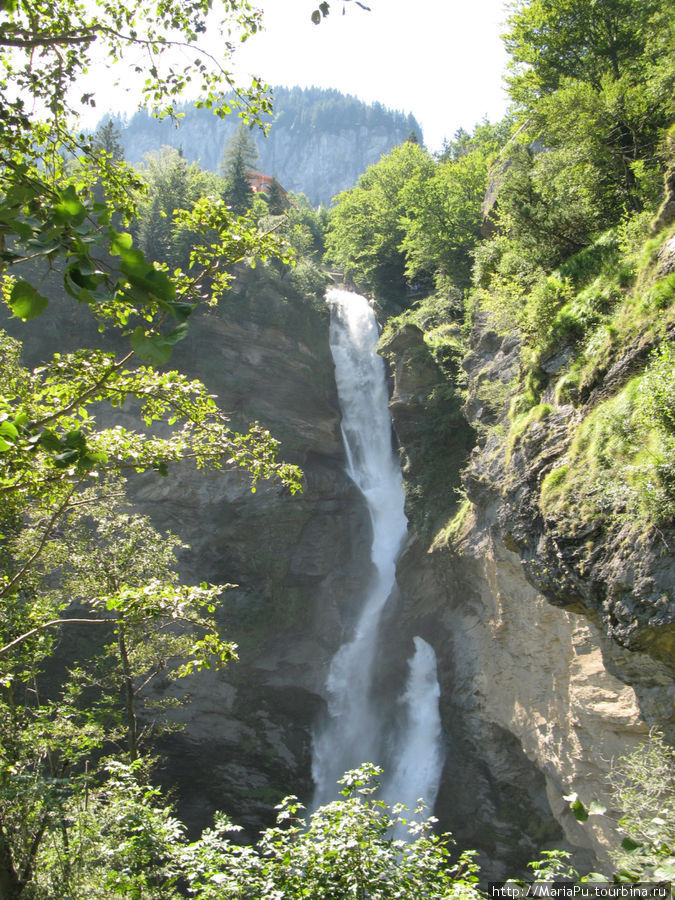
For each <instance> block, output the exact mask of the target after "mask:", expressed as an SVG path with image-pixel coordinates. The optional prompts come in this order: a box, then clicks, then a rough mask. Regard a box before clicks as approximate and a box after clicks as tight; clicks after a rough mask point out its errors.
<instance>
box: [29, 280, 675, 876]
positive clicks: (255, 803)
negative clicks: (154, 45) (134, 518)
mask: <svg viewBox="0 0 675 900" xmlns="http://www.w3.org/2000/svg"><path fill="white" fill-rule="evenodd" d="M69 316H70V313H66V312H64V310H63V309H61V310H59V309H58V308H57V305H54V310H52V307H51V305H50V311H49V312H48V313H46V314H45V318H44V321H43V323H42V324H43V338H44V341H43V342H42V344H43V350H44V349H45V347H48V345H49V343H50V341H51V340H52V337H53V335H54V334H56V333H57V332H58V333H59V334H63V329H64V327H67V328H71V329H72V328H75V327H76V322H75V319H72V321H71V319H70V318H69ZM327 324H328V323H327V313H326V311H325V310H324V309H323V307H322V304H321V302H320V301H316V300H312V299H311V298H308V297H303V296H300V295H299V294H298V293H297V292H296V291H295V290H294V289H293V288H292V286H291V285H290V283H289V282H288V280H287V278H286V277H284V276H283V275H281V274H279V273H278V272H276V271H275V270H274V269H272V268H269V269H267V268H258V269H257V270H255V272H250V271H247V272H242V273H240V277H239V278H238V280H237V282H236V286H235V289H234V292H233V294H232V295H231V296H230V297H228V298H227V299H226V301H225V302H224V304H223V305H222V306H221V308H219V309H218V310H213V311H210V312H207V313H206V315H205V316H204V317H203V318H202V319H201V320H196V321H195V322H194V324H193V325H192V326H191V331H190V334H189V337H188V338H187V339H186V340H185V341H184V342H182V343H181V344H179V345H177V348H176V355H175V357H174V361H175V363H176V364H177V365H178V366H181V367H182V368H183V369H184V370H185V371H187V372H188V374H190V375H191V376H193V377H199V378H201V379H202V380H203V381H204V382H205V383H206V384H207V386H208V387H209V389H210V390H211V391H212V392H213V393H214V394H216V395H217V396H218V399H219V403H220V405H221V407H222V408H223V409H225V410H227V411H229V412H230V414H231V416H232V420H233V423H234V424H235V425H237V424H244V423H247V422H249V421H251V420H254V419H257V420H260V421H261V422H262V423H263V424H264V425H265V426H267V427H268V428H270V430H271V431H272V433H273V434H275V435H276V436H277V437H279V438H280V439H281V441H282V447H281V454H282V456H283V457H285V458H286V459H288V460H289V461H292V462H296V463H298V464H300V465H301V466H302V468H303V471H304V479H303V486H304V490H303V493H302V495H301V496H300V497H297V496H296V497H291V496H290V495H288V494H287V493H286V492H285V491H284V490H283V489H281V488H279V487H277V486H274V485H271V484H265V485H261V486H260V487H259V488H258V490H257V492H256V493H255V494H252V493H251V492H250V488H249V485H248V483H247V481H246V479H245V478H244V477H243V476H242V475H241V474H239V473H237V472H227V471H225V472H222V471H220V472H211V473H204V472H197V471H195V470H192V469H191V468H190V467H188V466H185V467H183V468H174V469H172V470H171V471H170V474H169V477H168V478H166V479H146V478H140V477H139V478H138V479H137V480H136V481H135V482H133V484H132V490H133V495H134V499H135V502H136V503H137V505H138V506H139V507H140V508H141V509H143V510H144V511H146V512H149V513H150V514H151V515H152V516H153V518H154V520H155V522H156V524H157V525H158V526H159V527H165V528H170V529H171V530H172V531H174V532H175V533H177V534H179V535H180V537H181V538H182V539H183V540H185V541H187V542H188V543H189V544H190V547H191V549H190V550H189V551H186V552H185V553H184V555H183V557H182V560H181V566H182V570H183V575H184V577H185V578H186V580H188V581H194V580H207V581H212V582H230V583H232V584H235V585H237V587H235V588H233V589H231V590H230V591H229V592H228V593H227V595H226V599H225V602H224V604H223V606H222V608H221V609H220V610H219V616H220V620H221V622H222V624H223V625H224V627H225V628H226V629H227V631H228V633H229V635H230V636H231V637H232V638H233V639H234V640H236V641H237V642H238V643H239V646H240V661H239V662H238V663H235V664H232V665H230V666H229V667H228V668H227V669H225V670H224V671H222V672H218V673H216V672H206V673H203V674H200V675H199V676H198V677H194V678H192V679H191V680H190V681H189V683H186V684H185V685H182V686H181V688H180V694H181V696H183V697H186V698H187V699H189V701H190V702H189V703H188V704H185V705H184V706H183V707H181V708H180V709H179V710H178V712H177V713H176V720H177V722H179V723H180V724H181V725H183V726H184V728H183V730H181V731H178V732H176V733H174V734H172V735H170V736H168V737H167V738H166V739H165V740H164V744H163V747H162V749H163V751H164V752H165V754H166V764H165V768H164V770H163V773H162V777H163V778H164V779H165V781H166V783H167V785H171V786H172V787H174V788H175V789H176V796H177V798H178V801H179V809H180V813H181V815H182V816H183V817H184V818H185V819H186V820H187V821H188V822H189V823H190V824H191V825H193V826H195V827H199V826H202V827H203V826H204V825H206V824H208V821H209V818H210V814H211V812H212V811H213V810H214V809H218V808H220V809H224V810H226V811H227V812H228V813H230V814H231V815H232V816H233V818H234V819H235V821H237V822H238V823H240V824H242V825H244V827H245V828H246V830H247V832H248V833H249V834H252V833H254V832H255V831H256V830H257V829H259V828H260V827H261V826H263V825H266V824H269V823H270V822H271V821H272V819H273V807H274V804H275V803H277V802H278V801H279V800H280V799H281V797H282V796H284V795H285V794H288V793H291V792H292V793H296V794H299V795H300V797H301V798H302V799H303V800H305V801H307V800H309V799H310V797H311V792H312V784H311V771H310V762H311V738H312V729H313V725H314V722H315V720H316V716H317V713H318V712H319V710H320V709H321V708H322V706H323V704H324V702H325V698H324V686H325V679H326V674H327V668H328V665H329V662H330V660H331V658H332V656H333V654H334V652H335V650H336V649H337V647H338V646H339V645H340V644H341V643H342V642H343V640H344V637H345V635H346V634H347V633H348V629H349V625H350V622H351V621H352V620H353V616H352V613H353V610H352V609H351V606H350V603H351V599H352V598H353V597H357V596H359V594H360V592H361V591H362V588H363V585H364V582H365V581H366V580H367V578H368V573H369V561H368V558H367V556H368V547H369V530H370V524H369V521H368V517H367V513H366V510H365V508H364V504H363V501H362V498H361V496H360V495H359V494H358V492H357V491H356V489H355V488H354V486H353V484H352V483H351V482H350V481H349V479H348V478H347V476H346V475H345V474H344V463H345V460H344V458H343V449H342V443H341V438H340V431H339V424H340V414H339V409H338V406H337V398H336V391H335V385H334V379H333V366H332V361H331V359H330V354H329V348H328V328H327ZM18 327H19V328H20V326H18ZM460 331H461V329H460V327H459V325H458V324H457V320H456V308H455V301H454V300H452V299H449V300H447V301H443V300H437V301H436V303H435V306H434V308H433V310H432V311H431V313H429V312H427V313H426V314H425V317H424V318H419V317H417V318H415V315H414V314H410V315H408V317H407V318H405V317H404V318H403V320H399V321H397V322H395V323H393V324H390V325H389V326H388V327H387V330H386V332H385V335H384V337H383V341H382V352H383V354H385V355H386V356H387V357H388V359H389V362H390V367H391V373H392V401H391V410H392V416H393V421H394V428H395V431H396V435H397V438H398V441H399V444H400V448H401V456H402V463H403V470H404V477H405V480H406V488H407V491H408V514H409V518H410V521H411V530H410V536H409V540H408V543H407V545H406V547H405V549H404V552H403V554H402V556H401V559H400V563H399V571H398V582H399V588H400V590H399V591H398V592H397V594H396V596H395V597H393V598H392V600H391V601H390V603H389V605H388V608H387V612H386V616H385V628H384V631H383V634H382V640H381V647H380V652H379V658H378V671H379V679H378V683H377V686H376V690H377V691H378V694H379V696H380V698H381V701H382V702H383V703H387V702H390V701H391V698H392V697H396V696H398V695H399V694H400V693H401V688H402V685H403V682H404V680H405V678H406V661H407V659H408V658H409V657H410V655H411V647H412V638H413V636H415V635H419V636H421V637H423V638H424V639H425V640H426V641H428V642H429V643H430V644H431V645H432V646H433V647H434V649H435V651H436V655H437V658H438V673H439V681H440V684H441V713H442V719H443V728H444V743H445V752H446V763H445V769H444V773H443V780H442V785H441V790H440V794H439V798H438V802H437V806H436V810H435V812H436V814H437V815H438V816H439V819H440V822H441V826H442V827H444V828H450V829H451V830H452V831H453V832H454V834H455V836H456V837H457V839H458V842H459V843H460V845H461V846H463V847H477V848H479V850H480V853H481V857H480V858H481V861H482V863H483V865H484V867H485V868H484V871H485V874H486V875H487V876H490V877H493V878H499V877H502V876H503V877H506V876H507V875H509V874H513V873H514V872H516V871H519V870H521V869H522V867H523V866H524V864H525V863H526V861H528V860H529V859H532V858H533V857H534V856H536V854H537V851H538V850H540V849H542V848H551V847H560V846H568V847H570V848H572V849H573V850H574V851H575V853H576V859H577V861H578V862H579V863H580V864H581V865H587V866H589V867H590V866H594V865H597V859H598V857H599V858H600V859H601V860H602V859H603V858H604V856H605V855H606V850H607V846H608V842H609V841H610V840H611V837H612V827H611V822H610V820H609V819H604V818H602V817H596V818H594V820H593V822H592V823H591V824H587V825H586V826H584V827H581V826H580V825H578V823H577V822H576V820H575V819H574V816H573V815H572V813H571V812H570V811H569V809H568V807H567V804H566V803H565V801H564V799H563V796H564V795H565V794H567V793H570V792H572V791H576V792H577V793H578V794H579V795H580V796H581V797H583V798H584V799H586V800H591V799H599V800H602V799H606V791H607V786H606V781H605V777H606V774H607V771H608V768H609V766H610V763H611V760H612V759H613V758H615V757H616V756H618V755H620V754H622V753H626V752H627V751H629V750H631V749H632V748H634V747H635V746H636V745H637V744H638V743H639V742H640V741H641V740H642V739H643V738H644V737H645V736H646V735H647V734H648V732H649V729H650V728H651V727H654V726H656V727H658V728H660V729H667V728H668V726H669V717H670V716H671V715H672V708H673V706H672V699H673V695H672V672H671V671H669V669H668V656H667V653H668V646H669V644H668V640H669V638H668V637H667V635H668V634H669V629H668V627H667V625H666V622H665V617H666V613H667V609H666V607H665V606H664V604H663V603H661V604H660V605H659V603H658V598H660V597H661V596H665V595H666V593H667V590H668V584H667V582H668V579H669V578H671V575H672V569H670V568H669V566H670V565H672V560H671V558H670V557H669V556H668V554H667V553H666V552H665V551H664V550H663V549H662V544H667V543H670V546H672V534H671V533H669V532H667V531H666V530H664V529H661V532H660V535H656V534H654V535H651V537H650V541H647V540H646V539H645V538H644V537H643V539H642V541H641V543H640V544H639V545H637V544H635V545H633V544H630V543H628V542H626V540H625V535H624V540H623V542H621V541H620V540H619V539H618V538H617V535H616V534H614V532H608V533H603V534H599V535H596V534H594V533H593V534H592V535H591V534H590V533H589V534H585V533H580V534H574V535H572V536H570V535H567V536H566V535H565V534H562V533H561V532H560V530H559V523H557V522H556V521H555V520H554V519H553V518H552V517H551V516H550V515H549V516H548V517H547V516H545V515H544V514H543V513H542V509H541V505H540V488H541V482H542V478H543V477H544V475H545V473H546V472H548V471H549V470H550V469H551V467H552V466H553V465H554V464H556V462H559V461H560V459H561V457H562V456H563V454H564V453H565V452H566V449H567V448H568V446H569V440H570V434H569V430H570V423H571V422H572V421H573V420H574V419H575V417H578V415H579V411H578V410H577V411H576V412H575V409H574V408H572V407H570V406H569V405H565V404H563V405H561V406H560V407H559V408H558V407H556V408H555V409H552V410H551V411H550V412H549V413H547V415H546V416H545V417H544V418H543V419H541V420H540V419H536V418H534V417H533V418H532V421H531V422H530V423H529V426H530V427H529V428H528V429H527V431H526V432H524V433H520V434H519V435H518V437H517V439H514V440H513V441H509V440H508V439H507V428H508V424H507V418H506V416H507V414H506V410H507V409H508V399H509V396H510V395H511V393H513V391H515V390H516V389H517V376H518V373H519V369H520V365H521V361H520V359H521V358H520V349H519V345H518V341H517V339H516V338H515V337H512V336H506V337H504V336H500V335H499V334H498V333H497V332H495V331H494V330H493V329H492V328H491V326H490V324H489V322H488V321H487V320H485V319H484V318H481V317H479V318H478V319H477V320H476V324H475V327H474V330H473V332H472V334H471V336H470V352H469V353H468V355H467V354H466V353H465V351H464V349H463V345H464V338H463V337H462V335H461V333H460ZM28 353H29V354H30V355H32V356H33V358H34V360H37V359H38V358H39V356H40V348H39V347H37V346H36V345H33V346H31V347H29V348H28ZM619 363H620V360H618V359H617V360H615V364H616V365H619ZM626 368H629V366H626ZM500 424H501V426H502V427H501V429H500V427H499V426H500ZM472 448H473V450H472ZM467 463H468V465H467ZM462 473H463V474H462ZM460 485H463V490H464V492H465V497H464V500H461V493H459V494H458V493H457V490H458V489H460ZM572 538H573V539H572ZM591 538H592V539H593V552H592V553H591V554H590V555H589V554H587V555H586V556H582V555H581V554H580V550H581V549H582V548H584V547H586V548H587V549H589V550H590V546H587V545H588V542H589V540H591ZM617 540H619V543H618V544H617V543H616V541H617ZM617 547H621V553H619V552H618V551H617ZM593 566H596V568H593ZM588 573H590V575H589V574H588ZM638 576H639V577H638ZM671 583H672V581H671ZM654 598H656V601H657V602H654ZM629 603H633V607H632V609H633V610H638V611H639V609H644V610H645V612H644V614H640V613H639V612H638V614H637V615H635V614H634V615H633V619H632V620H631V622H630V623H629V624H630V626H631V627H629V628H627V629H622V628H620V627H618V626H617V624H616V623H617V622H620V621H621V618H620V616H619V615H618V614H617V610H619V609H622V608H628V604H629ZM619 604H623V606H620V605H619ZM639 604H642V606H639ZM641 616H642V617H641ZM634 620H636V621H634ZM169 690H175V689H173V688H169V687H168V686H164V688H163V691H164V692H166V691H169Z"/></svg>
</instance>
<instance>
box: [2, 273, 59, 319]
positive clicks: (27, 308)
mask: <svg viewBox="0 0 675 900" xmlns="http://www.w3.org/2000/svg"><path fill="white" fill-rule="evenodd" d="M48 302H49V301H48V300H47V298H46V297H43V296H42V294H40V293H39V292H38V291H37V290H36V289H35V288H34V287H33V285H32V284H29V282H27V281H17V282H15V284H14V285H13V286H12V289H11V292H10V295H9V300H8V301H7V303H8V306H9V308H10V309H11V310H12V312H13V313H14V315H15V316H18V317H19V318H20V319H23V320H24V321H25V320H26V319H34V318H35V316H39V315H40V313H42V312H44V310H45V309H46V308H47V304H48Z"/></svg>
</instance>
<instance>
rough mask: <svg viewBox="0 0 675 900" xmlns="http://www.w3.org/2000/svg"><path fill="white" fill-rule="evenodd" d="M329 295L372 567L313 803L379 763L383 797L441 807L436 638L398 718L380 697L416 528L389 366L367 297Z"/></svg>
mask: <svg viewBox="0 0 675 900" xmlns="http://www.w3.org/2000/svg"><path fill="white" fill-rule="evenodd" d="M326 302H327V304H328V306H329V308H330V312H331V324H330V347H331V352H332V354H333V361H334V363H335V380H336V384H337V390H338V397H339V402H340V409H341V412H342V436H343V440H344V445H345V452H346V457H347V473H348V475H349V476H350V477H351V479H352V480H353V482H354V483H355V485H356V486H357V487H358V489H359V490H360V491H361V493H362V494H363V496H364V499H365V501H366V505H367V508H368V513H369V516H370V522H371V526H372V542H371V553H370V557H371V562H372V573H371V579H370V583H369V586H368V588H367V590H366V591H365V593H364V596H363V597H362V598H361V599H360V612H359V614H358V617H357V621H356V624H355V627H354V630H353V633H352V634H351V635H350V636H349V638H348V639H347V640H346V641H345V643H343V644H342V646H341V647H340V648H339V649H338V651H337V653H336V654H335V656H334V657H333V660H332V661H331V664H330V668H329V672H328V678H327V681H326V695H327V714H326V715H325V716H324V717H323V720H322V721H321V722H320V723H319V724H317V726H316V728H315V731H314V740H313V758H312V776H313V778H314V784H315V788H316V791H315V796H314V802H313V807H314V808H316V807H318V806H321V805H322V804H324V803H327V802H329V801H330V800H333V799H334V798H335V797H336V796H337V781H338V779H339V778H340V777H341V776H342V775H343V774H344V772H345V771H347V770H349V769H353V768H356V767H358V766H359V765H361V764H362V763H364V762H372V763H375V764H377V765H381V766H383V767H384V768H385V771H384V775H383V778H382V796H383V797H384V799H385V800H386V801H387V802H388V803H392V804H393V803H404V804H405V805H406V806H408V808H409V809H413V808H414V807H415V805H416V803H417V800H418V799H419V798H423V799H424V802H425V803H426V805H427V806H428V807H430V808H432V807H433V804H434V801H435V799H436V794H437V792H438V786H439V782H440V775H441V769H442V766H443V751H442V731H441V719H440V713H439V708H438V704H439V696H440V688H439V686H438V679H437V677H436V656H435V654H434V650H433V648H432V647H431V645H430V644H428V643H427V642H426V641H424V640H423V639H422V638H421V637H415V638H414V639H413V642H414V652H413V655H412V656H411V657H410V659H409V660H408V666H409V675H408V681H407V685H406V688H405V691H404V692H403V694H402V695H401V696H400V697H398V698H397V700H396V703H395V704H394V705H395V707H396V708H397V709H396V712H397V715H395V716H394V717H393V718H394V719H397V720H398V725H396V724H395V723H394V722H393V721H391V719H392V716H390V715H385V714H384V713H383V710H382V709H381V707H380V705H379V704H377V703H376V702H374V700H373V696H372V688H373V676H374V671H373V667H374V665H375V661H376V654H377V650H378V637H379V632H380V626H381V621H382V613H383V610H384V608H385V605H386V603H387V600H388V599H389V597H390V596H391V594H392V592H393V591H394V590H395V588H396V560H397V557H398V555H399V553H400V551H401V547H402V545H403V542H404V540H405V537H406V532H407V520H406V517H405V513H404V499H405V497H404V491H403V479H402V476H401V470H400V466H399V462H398V459H397V457H396V455H395V453H394V452H393V449H392V442H391V419H390V416H389V396H388V392H387V378H386V371H385V366H384V360H383V359H382V358H381V357H380V356H378V355H377V350H376V348H377V342H378V338H379V332H378V327H377V322H376V319H375V315H374V313H373V310H372V309H371V307H370V305H369V303H368V301H367V300H366V298H365V297H362V296H360V295H359V294H354V293H351V292H349V291H344V290H339V289H332V290H330V291H328V293H327V295H326Z"/></svg>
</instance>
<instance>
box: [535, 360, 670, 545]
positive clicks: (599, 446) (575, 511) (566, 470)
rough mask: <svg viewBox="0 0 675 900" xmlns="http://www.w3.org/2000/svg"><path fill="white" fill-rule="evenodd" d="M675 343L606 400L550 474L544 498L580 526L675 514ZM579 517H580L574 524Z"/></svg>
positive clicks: (550, 510) (546, 507) (550, 509)
mask: <svg viewBox="0 0 675 900" xmlns="http://www.w3.org/2000/svg"><path fill="white" fill-rule="evenodd" d="M674 373H675V365H674V356H673V350H672V347H670V346H668V345H662V346H661V347H660V348H659V349H658V350H656V351H655V352H654V353H653V354H652V360H651V362H650V364H649V366H648V367H647V369H646V370H645V372H644V374H643V375H639V376H636V377H634V378H633V379H631V381H630V382H629V383H628V384H627V385H626V386H625V387H624V388H623V390H621V391H620V392H619V393H618V394H617V395H616V396H615V397H613V398H612V399H610V400H607V401H605V402H604V403H601V404H599V405H598V406H597V407H595V409H593V410H592V411H591V412H590V413H589V414H588V415H587V416H586V418H585V419H584V420H583V422H582V423H581V425H580V426H579V427H578V429H577V431H576V434H575V437H574V439H573V441H572V444H571V446H570V449H569V452H568V454H567V458H566V460H565V462H563V463H562V464H561V465H560V466H558V467H556V468H555V469H553V470H552V471H551V472H549V473H548V474H547V475H546V477H545V478H544V480H543V482H542V488H541V500H540V502H541V506H542V510H543V511H544V513H545V514H547V515H556V516H557V517H560V518H563V519H564V520H566V521H567V522H568V525H569V526H570V527H572V528H573V529H576V528H577V527H578V526H579V524H580V523H581V522H583V521H588V520H589V519H590V518H600V519H602V518H605V517H611V518H616V517H618V518H619V520H621V521H624V520H626V521H648V522H653V523H654V524H657V525H658V524H661V523H664V522H668V521H670V519H672V517H673V515H675V477H674V473H673V463H672V461H673V457H674V451H675V428H674V423H673V418H672V408H671V407H672V392H673V386H674V384H675V382H673V378H675V375H674ZM575 521H576V524H573V523H574V522H575Z"/></svg>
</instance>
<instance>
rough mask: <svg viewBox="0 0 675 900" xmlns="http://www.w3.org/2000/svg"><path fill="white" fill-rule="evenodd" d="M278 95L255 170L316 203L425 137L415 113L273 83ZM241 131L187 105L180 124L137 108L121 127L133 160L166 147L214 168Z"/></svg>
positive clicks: (258, 136)
mask: <svg viewBox="0 0 675 900" xmlns="http://www.w3.org/2000/svg"><path fill="white" fill-rule="evenodd" d="M274 98H275V99H274V117H273V119H272V120H271V125H270V130H269V135H268V136H267V137H265V136H264V135H263V134H262V132H260V131H257V130H254V131H253V132H252V136H253V138H254V140H255V143H256V146H257V149H258V155H259V163H258V169H259V171H261V172H263V173H264V174H265V175H271V176H273V177H275V178H276V179H277V180H278V181H279V182H280V184H281V185H282V186H283V187H284V188H285V189H286V190H287V191H293V192H295V193H304V194H306V195H307V197H308V198H309V200H310V202H311V203H312V204H313V205H318V204H319V203H321V204H323V205H328V204H329V203H330V201H331V199H332V198H333V197H334V196H335V195H336V194H338V193H339V192H340V191H343V190H346V189H347V188H350V187H352V186H353V185H354V184H355V183H356V181H357V179H358V177H359V175H361V173H362V172H365V170H366V168H367V167H368V166H369V165H372V164H373V163H376V162H378V161H379V159H380V157H381V156H383V155H384V154H385V153H388V152H389V151H390V150H391V149H392V147H395V146H396V145H397V144H400V143H402V142H403V141H405V140H406V138H407V137H408V136H409V135H410V133H411V132H412V131H414V132H415V133H416V134H417V135H418V136H421V134H422V132H421V129H420V127H419V125H418V124H417V122H416V120H415V119H414V118H413V116H406V115H404V114H403V113H397V112H393V111H391V110H386V109H384V107H382V106H380V105H379V104H374V105H370V106H367V105H366V104H365V103H362V102H361V101H359V100H356V99H355V98H354V97H346V96H344V95H343V94H340V93H339V92H337V91H329V90H320V89H318V88H310V89H308V90H302V89H300V88H292V89H288V88H274ZM236 129H237V121H236V120H234V121H233V117H232V116H227V117H226V118H225V119H217V118H216V117H215V116H213V115H212V114H211V113H210V112H209V111H207V110H204V109H195V108H194V107H193V106H188V107H186V108H185V109H184V110H183V118H182V120H181V121H180V124H179V126H178V127H176V126H175V125H174V124H173V123H171V122H169V121H167V120H164V121H161V122H160V121H158V120H156V119H153V118H152V117H150V116H149V115H148V114H147V113H145V112H139V113H136V114H135V115H134V116H133V117H132V119H131V120H130V121H129V122H128V123H127V124H126V125H124V126H123V127H122V141H123V145H124V149H125V153H126V156H127V158H128V159H129V161H130V162H134V163H135V162H141V160H142V159H143V154H144V153H149V152H151V151H157V150H159V149H160V148H161V147H162V146H169V147H175V148H180V149H181V151H182V153H183V155H184V156H185V158H186V159H187V160H189V161H190V162H196V163H199V165H200V166H201V167H202V168H203V169H208V170H210V171H213V172H217V171H218V170H219V168H220V165H221V163H222V160H223V151H224V150H225V147H226V145H227V143H228V141H229V140H231V138H232V137H233V136H234V133H235V131H236Z"/></svg>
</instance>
